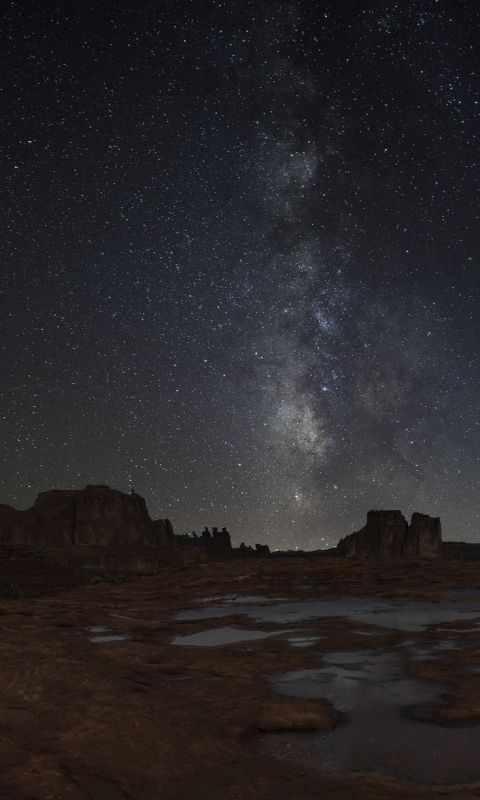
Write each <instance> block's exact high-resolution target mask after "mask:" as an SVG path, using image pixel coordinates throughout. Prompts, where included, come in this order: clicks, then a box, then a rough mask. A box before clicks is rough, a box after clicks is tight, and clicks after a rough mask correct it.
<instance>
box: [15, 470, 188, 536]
mask: <svg viewBox="0 0 480 800" xmlns="http://www.w3.org/2000/svg"><path fill="white" fill-rule="evenodd" d="M0 544H12V545H20V544H28V545H34V546H42V547H49V546H50V547H62V546H69V545H70V546H71V545H79V546H86V545H97V546H102V547H125V546H145V545H148V546H152V547H162V548H163V549H165V550H176V549H177V548H178V545H177V543H176V542H175V538H174V535H173V529H172V525H171V522H170V521H169V520H162V519H159V520H156V522H153V521H152V520H151V519H150V516H149V514H148V511H147V507H146V505H145V500H144V499H143V497H140V495H138V494H135V493H131V494H124V493H123V492H118V491H116V490H114V489H110V488H109V487H108V486H87V487H86V488H85V489H80V490H65V491H62V490H60V491H52V492H42V493H41V494H39V495H38V497H37V499H36V500H35V502H34V504H33V506H32V507H31V508H29V509H27V510H26V511H17V510H16V509H14V508H12V506H8V505H0Z"/></svg>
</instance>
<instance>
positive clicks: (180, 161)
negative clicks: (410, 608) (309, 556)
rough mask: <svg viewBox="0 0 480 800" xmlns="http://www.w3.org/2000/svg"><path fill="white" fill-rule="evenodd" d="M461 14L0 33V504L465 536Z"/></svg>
mask: <svg viewBox="0 0 480 800" xmlns="http://www.w3.org/2000/svg"><path fill="white" fill-rule="evenodd" d="M479 22H480V16H479V11H478V4H477V3H476V2H473V0H472V2H468V1H467V2H463V3H461V2H458V0H456V1H455V2H453V0H452V1H451V2H447V1H446V0H438V1H437V2H425V3H417V2H415V3H405V4H403V3H402V4H400V3H398V4H396V3H388V2H377V3H373V4H369V5H368V7H367V6H366V5H364V4H361V3H358V2H354V1H353V0H349V2H338V1H337V2H335V3H334V2H325V3H320V4H317V5H316V4H314V3H311V2H298V3H282V2H279V3H273V2H272V3H263V2H246V0H245V1H244V2H235V1H233V2H225V3H213V2H204V3H203V2H202V3H196V2H177V3H175V4H171V7H170V4H167V3H162V4H154V3H150V2H146V3H140V4H138V8H137V7H131V6H130V5H129V4H126V5H125V4H123V8H122V9H121V10H119V6H118V4H113V3H111V4H110V3H109V2H107V3H103V4H99V5H98V6H95V7H94V8H93V9H92V8H91V7H90V4H84V3H81V2H80V3H75V4H73V3H71V2H65V3H61V4H60V5H58V4H50V3H48V2H47V3H45V4H43V3H42V4H41V5H40V4H35V5H33V4H31V3H28V2H26V0H24V2H18V3H15V4H11V5H9V6H8V7H7V10H6V11H4V12H3V19H2V23H3V24H2V31H3V34H2V49H1V53H2V55H1V59H2V62H3V76H4V77H3V82H2V87H1V92H2V96H3V102H2V108H3V114H2V132H3V133H2V139H3V142H2V145H3V150H4V159H3V166H2V186H3V193H2V194H3V214H2V218H3V220H4V230H3V235H2V240H1V243H0V246H1V251H2V265H3V269H2V274H3V278H2V282H1V284H0V300H1V320H2V332H3V335H2V343H1V348H2V349H1V353H2V359H1V371H0V390H1V396H0V422H1V442H2V448H1V458H2V470H1V481H0V491H1V495H0V501H1V502H5V503H10V504H11V505H14V506H16V507H18V508H26V507H28V506H29V505H31V504H32V502H33V500H34V499H35V496H36V495H37V493H38V492H39V491H45V490H48V489H52V488H80V487H83V486H85V485H86V484H87V483H104V484H107V485H110V486H111V487H112V488H117V489H121V490H123V491H129V490H130V488H131V487H134V488H135V490H136V491H137V492H138V493H139V494H141V495H143V496H144V497H145V499H146V501H147V506H148V508H149V511H150V514H151V515H152V517H154V518H156V517H158V516H162V517H165V516H168V517H170V518H171V519H172V522H173V525H174V528H175V530H176V532H178V533H183V532H187V531H191V530H197V531H199V530H201V529H202V528H203V527H204V526H205V525H209V526H210V525H218V526H223V525H226V526H227V527H228V529H229V530H230V532H231V534H232V538H233V541H234V543H235V544H236V545H238V544H239V543H240V542H241V541H245V542H246V543H249V544H254V543H255V542H261V543H268V544H269V545H270V547H271V548H272V549H274V548H295V547H298V548H305V549H314V548H317V547H327V546H332V545H334V544H336V542H337V540H338V538H339V537H340V536H342V535H345V534H346V533H349V532H351V531H352V529H358V528H359V527H360V526H361V525H363V524H364V521H365V518H366V512H367V511H368V510H369V509H371V508H399V509H401V510H402V511H403V512H404V513H405V514H411V513H412V512H413V511H420V512H422V513H428V514H431V515H434V516H440V517H441V519H442V525H443V530H444V538H447V539H464V540H466V541H478V540H479V537H480V511H479V500H478V485H479V481H480V461H479V458H480V432H479V426H480V416H479V397H480V392H479V389H480V387H479V382H480V376H479V362H478V342H479V336H480V311H479V252H480V248H479V244H480V242H479V239H480V236H479V222H478V209H479V199H480V198H479V168H478V146H479V138H480V126H479V110H478V109H479V105H478V103H479V89H480V81H479V45H478V42H479V41H480V24H479Z"/></svg>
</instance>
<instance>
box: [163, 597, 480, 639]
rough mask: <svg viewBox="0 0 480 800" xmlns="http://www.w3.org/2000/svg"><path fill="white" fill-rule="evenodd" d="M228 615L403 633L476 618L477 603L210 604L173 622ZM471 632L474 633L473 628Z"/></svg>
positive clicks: (479, 607) (478, 612)
mask: <svg viewBox="0 0 480 800" xmlns="http://www.w3.org/2000/svg"><path fill="white" fill-rule="evenodd" d="M232 613H236V614H246V615H247V616H249V617H250V618H251V619H255V620H256V621H261V622H272V623H277V624H282V623H285V622H286V623H292V622H307V621H308V620H312V619H318V618H324V617H348V618H349V619H351V620H354V621H356V622H364V623H366V624H368V625H378V626H379V627H383V628H396V629H397V630H404V631H423V630H425V628H426V627H427V626H428V625H440V624H442V623H448V622H457V621H458V622H463V621H465V620H474V619H477V618H478V619H479V621H480V600H479V599H477V600H466V601H463V602H462V603H461V605H460V604H459V603H458V601H455V600H444V601H442V602H440V603H435V604H433V603H428V602H424V603H404V604H403V605H393V604H392V603H385V602H377V601H375V600H366V599H359V598H353V599H352V598H341V599H337V600H311V601H307V602H294V603H291V602H277V603H274V604H273V605H268V606H259V605H256V604H240V603H239V604H238V605H237V606H236V607H235V612H233V611H232V607H231V606H228V605H214V606H209V607H207V608H202V609H193V610H190V611H182V612H180V613H179V614H177V615H176V617H175V619H182V620H186V619H188V620H198V619H212V618H214V617H227V616H230V615H231V614H232ZM472 630H478V631H479V632H480V627H475V628H473V629H472Z"/></svg>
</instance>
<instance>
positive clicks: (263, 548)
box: [255, 544, 270, 558]
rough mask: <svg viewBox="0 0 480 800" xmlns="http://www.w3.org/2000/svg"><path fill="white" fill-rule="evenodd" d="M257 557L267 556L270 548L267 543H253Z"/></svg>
mask: <svg viewBox="0 0 480 800" xmlns="http://www.w3.org/2000/svg"><path fill="white" fill-rule="evenodd" d="M255 548H256V551H257V556H258V558H268V557H269V556H270V548H269V546H268V544H256V545H255Z"/></svg>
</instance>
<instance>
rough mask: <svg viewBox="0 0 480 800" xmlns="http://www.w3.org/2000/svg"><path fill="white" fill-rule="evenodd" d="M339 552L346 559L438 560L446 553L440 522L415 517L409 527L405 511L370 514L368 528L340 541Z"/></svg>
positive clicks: (415, 515)
mask: <svg viewBox="0 0 480 800" xmlns="http://www.w3.org/2000/svg"><path fill="white" fill-rule="evenodd" d="M338 550H339V552H340V554H341V555H343V556H345V557H346V558H352V557H354V556H355V557H360V558H369V557H386V558H398V557H401V556H426V557H429V558H435V557H436V556H437V555H439V554H440V553H441V551H442V529H441V525H440V519H439V518H438V517H429V516H428V514H418V513H415V514H413V515H412V520H411V523H410V525H408V523H407V521H406V519H405V517H404V516H403V514H402V512H401V511H369V512H368V514H367V524H366V525H365V526H364V527H363V528H361V529H360V530H359V531H357V532H355V533H351V534H349V535H348V536H345V537H344V538H343V539H340V541H339V543H338Z"/></svg>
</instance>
